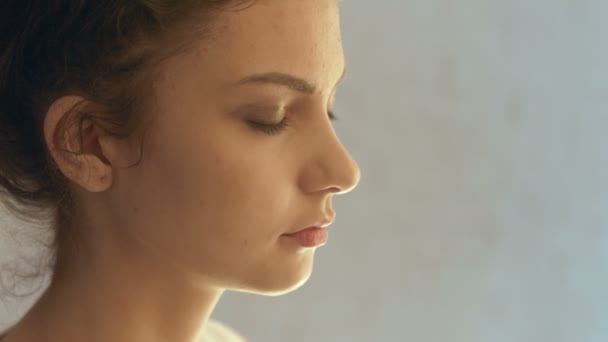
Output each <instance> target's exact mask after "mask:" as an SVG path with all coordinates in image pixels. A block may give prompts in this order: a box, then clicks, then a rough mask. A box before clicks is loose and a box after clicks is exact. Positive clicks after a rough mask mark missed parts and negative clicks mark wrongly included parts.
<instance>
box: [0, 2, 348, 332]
mask: <svg viewBox="0 0 608 342" xmlns="http://www.w3.org/2000/svg"><path fill="white" fill-rule="evenodd" d="M0 19H1V20H0V36H1V40H0V41H1V42H2V46H1V50H0V53H1V54H0V128H1V131H0V146H1V147H0V185H1V186H0V188H4V189H6V190H4V191H5V192H7V194H8V195H7V196H6V198H5V202H7V204H8V205H10V207H11V208H12V209H13V211H14V212H15V213H16V214H20V215H22V216H27V217H31V216H32V215H34V213H35V210H39V209H44V208H52V209H53V210H54V211H53V212H54V213H56V215H55V216H54V222H53V229H54V230H55V235H54V236H55V240H54V249H53V250H54V251H55V252H56V254H55V256H56V257H55V258H54V259H53V264H52V271H53V276H52V280H51V283H50V286H49V287H48V289H47V290H46V291H45V292H44V294H43V295H42V296H41V297H40V299H39V300H38V301H37V302H36V303H35V305H34V306H33V307H32V308H31V309H30V310H29V311H28V312H27V313H26V314H25V316H24V317H23V318H22V319H21V320H20V321H19V322H18V323H17V324H16V325H14V326H13V327H12V328H11V329H9V330H8V331H7V334H6V336H5V337H4V339H3V340H2V342H21V341H61V342H70V341H89V342H93V341H112V342H120V341H146V342H153V341H171V342H182V341H183V342H186V341H188V342H193V341H224V340H225V341H243V340H245V339H244V338H243V337H241V336H240V335H239V334H237V333H236V332H234V331H233V330H232V329H231V328H229V327H227V326H225V325H223V324H221V323H219V322H215V321H212V320H210V319H209V317H210V315H211V313H212V311H213V309H214V307H215V305H216V303H217V302H218V300H219V299H220V296H221V295H222V294H223V293H224V291H225V290H235V291H244V292H251V293H258V294H264V295H271V296H274V295H280V294H284V293H287V292H289V291H293V290H295V289H297V288H298V287H299V286H301V285H302V284H303V283H304V282H306V280H307V279H308V278H309V276H310V274H311V271H312V265H313V257H314V252H315V250H316V248H317V247H319V246H321V245H323V244H324V243H325V242H326V239H327V226H328V225H329V224H331V222H332V221H333V220H334V218H335V213H334V211H333V209H332V199H333V196H334V195H336V194H343V193H347V192H349V191H351V190H352V189H353V188H354V187H355V186H356V185H357V183H358V181H359V178H360V171H359V169H358V166H357V164H356V162H355V161H354V160H353V159H352V158H351V156H350V155H349V153H348V152H347V151H346V150H345V148H344V147H343V145H342V144H341V143H340V141H339V139H338V138H337V136H336V134H335V131H334V129H333V126H332V124H331V119H333V118H334V117H333V114H332V105H333V102H334V98H335V91H336V87H337V85H338V83H339V82H340V80H341V79H342V78H343V76H344V70H345V64H344V63H345V62H344V55H343V48H342V43H341V37H340V25H339V8H338V1H337V0H307V1H301V0H253V1H234V0H233V1H221V0H206V1H201V0H182V1H177V2H176V1H173V0H172V1H169V0H106V1H98V0H55V1H49V0H29V1H23V0H9V1H6V0H5V1H3V2H2V4H1V5H0ZM9 195H10V197H9ZM9 199H10V201H9ZM31 208H35V209H31ZM308 227H317V228H314V229H308V230H305V231H303V230H304V229H305V228H308ZM295 232H300V233H298V234H294V233H295ZM222 336H223V337H222Z"/></svg>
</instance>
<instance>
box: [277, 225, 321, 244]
mask: <svg viewBox="0 0 608 342" xmlns="http://www.w3.org/2000/svg"><path fill="white" fill-rule="evenodd" d="M283 236H285V237H287V238H289V239H293V241H295V242H296V243H298V244H299V245H300V246H302V247H317V246H320V245H323V244H325V243H327V239H328V237H329V235H328V230H327V228H323V227H310V228H306V229H302V230H300V231H297V232H295V233H291V234H283Z"/></svg>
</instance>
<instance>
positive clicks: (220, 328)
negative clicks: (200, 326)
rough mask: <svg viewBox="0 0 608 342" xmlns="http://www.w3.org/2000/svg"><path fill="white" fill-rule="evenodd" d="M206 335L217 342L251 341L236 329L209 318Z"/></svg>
mask: <svg viewBox="0 0 608 342" xmlns="http://www.w3.org/2000/svg"><path fill="white" fill-rule="evenodd" d="M205 335H206V336H208V337H210V338H211V339H212V341H217V342H249V340H247V339H246V338H245V337H243V336H242V335H241V334H239V333H238V332H237V331H236V330H234V329H232V328H231V327H229V326H228V325H226V324H224V323H222V322H220V321H217V320H214V319H209V321H208V322H207V328H206V334H205Z"/></svg>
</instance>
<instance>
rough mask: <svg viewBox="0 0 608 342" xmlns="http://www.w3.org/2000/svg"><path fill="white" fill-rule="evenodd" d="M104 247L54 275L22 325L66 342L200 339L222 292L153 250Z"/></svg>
mask: <svg viewBox="0 0 608 342" xmlns="http://www.w3.org/2000/svg"><path fill="white" fill-rule="evenodd" d="M110 246H114V248H115V249H114V250H112V253H108V248H112V247H110ZM123 247H124V246H123ZM104 248H105V249H104V253H103V255H102V254H101V253H94V251H92V252H90V253H89V254H87V255H86V256H85V255H79V257H78V258H77V257H76V254H72V255H73V256H74V257H73V258H71V260H79V262H71V263H69V264H65V265H62V267H61V271H60V272H56V273H55V275H54V277H53V279H52V282H51V284H50V286H49V287H48V289H47V290H46V291H45V293H44V294H43V295H42V297H41V298H40V299H39V301H38V302H37V303H36V304H35V305H34V306H33V307H32V309H31V310H30V311H29V312H28V313H27V315H26V316H25V317H24V319H23V320H22V322H21V324H22V325H24V326H27V328H24V329H23V330H24V331H29V332H30V333H28V334H30V335H31V334H36V338H35V340H49V341H66V342H71V341H90V342H96V341H115V342H121V341H125V342H126V341H152V342H155V341H159V342H160V341H175V342H195V341H199V340H200V338H201V336H202V335H203V330H204V328H205V326H206V324H207V322H208V320H209V317H210V316H211V313H212V311H213V309H214V308H215V306H216V304H217V302H218V301H219V299H220V297H221V295H222V293H223V292H224V289H219V288H215V287H211V286H205V285H204V284H205V283H206V281H205V280H204V279H201V276H200V275H194V274H191V273H188V272H187V271H186V270H184V269H179V268H177V267H176V266H175V263H173V264H172V263H171V262H170V261H168V260H167V258H163V257H161V256H159V255H155V254H154V253H153V252H148V253H142V251H141V250H138V251H131V252H128V251H129V249H128V248H121V247H120V243H117V242H116V241H109V243H108V244H105V247H104ZM21 324H20V325H21ZM16 330H19V329H16Z"/></svg>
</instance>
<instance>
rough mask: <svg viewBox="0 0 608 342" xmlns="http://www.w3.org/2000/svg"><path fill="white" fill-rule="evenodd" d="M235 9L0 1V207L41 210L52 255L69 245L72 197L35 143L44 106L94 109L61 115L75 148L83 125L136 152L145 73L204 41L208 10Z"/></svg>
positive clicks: (115, 1)
mask: <svg viewBox="0 0 608 342" xmlns="http://www.w3.org/2000/svg"><path fill="white" fill-rule="evenodd" d="M237 3H238V4H242V3H247V1H235V0H180V1H175V0H103V1H99V0H27V1H23V0H3V1H1V2H0V202H1V203H4V205H5V206H6V207H7V208H8V209H9V210H10V211H11V212H12V213H13V214H15V216H17V217H19V218H21V219H23V220H27V221H32V219H33V218H34V219H38V220H42V219H44V218H46V217H47V216H46V213H48V210H49V209H50V211H51V214H52V216H51V217H52V221H53V222H52V228H53V229H54V232H55V234H54V239H53V241H52V242H51V245H50V246H48V247H49V248H50V250H51V254H52V255H55V256H56V255H57V254H60V251H61V250H62V249H63V248H64V247H65V246H64V245H65V244H67V241H68V240H69V239H70V235H71V234H70V233H69V232H68V231H67V227H69V224H68V223H69V218H70V216H71V214H70V213H71V212H72V211H73V210H74V200H73V197H72V196H71V194H70V191H69V188H68V184H69V183H68V180H67V178H65V177H64V176H63V174H62V173H61V172H60V171H59V169H58V168H57V166H56V165H55V163H54V160H53V159H52V158H51V156H50V153H49V151H48V148H47V146H46V142H45V139H44V135H43V127H42V126H43V120H44V115H45V113H46V111H47V110H48V108H49V106H50V104H52V102H53V101H54V100H56V99H57V98H59V97H61V96H63V95H69V94H75V95H81V96H82V97H83V98H85V99H87V100H90V101H91V102H92V103H95V104H100V105H101V108H102V109H101V110H89V109H88V108H86V107H81V106H79V105H77V106H75V107H74V108H72V111H71V112H70V113H69V115H70V116H69V118H70V122H71V123H74V124H76V123H78V124H79V125H80V126H79V127H78V129H79V132H80V133H79V135H80V139H81V146H82V131H81V130H82V127H83V123H84V122H85V121H87V120H88V121H91V122H93V123H94V124H96V125H97V126H98V127H100V128H101V129H103V130H104V132H106V133H107V134H109V135H112V136H115V137H121V138H135V139H138V140H140V142H141V143H142V144H141V146H142V147H141V148H142V149H143V138H144V132H145V130H144V129H143V128H144V127H145V125H144V124H143V119H144V118H145V116H144V113H146V107H145V106H146V105H147V104H148V105H149V103H150V94H151V89H149V87H148V85H149V84H150V83H151V82H150V79H149V78H150V77H151V75H152V74H153V73H152V72H150V71H151V70H152V69H151V68H153V67H154V66H155V65H156V64H157V63H159V62H160V61H162V60H163V59H164V58H166V57H169V56H171V55H173V54H175V53H177V52H178V51H181V50H183V49H184V48H187V46H188V44H189V42H193V41H195V40H196V39H203V38H205V37H207V33H209V31H210V26H211V21H212V19H213V18H214V16H215V14H217V13H219V11H222V10H227V7H228V5H230V4H237ZM142 149H140V156H141V153H142ZM67 152H71V153H78V152H75V151H67ZM138 162H139V161H138ZM45 212H46V213H45ZM34 221H35V220H34ZM56 259H57V258H56V257H55V258H50V259H49V265H48V267H49V268H51V269H54V268H55V267H56V264H57V260H56Z"/></svg>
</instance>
